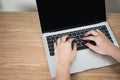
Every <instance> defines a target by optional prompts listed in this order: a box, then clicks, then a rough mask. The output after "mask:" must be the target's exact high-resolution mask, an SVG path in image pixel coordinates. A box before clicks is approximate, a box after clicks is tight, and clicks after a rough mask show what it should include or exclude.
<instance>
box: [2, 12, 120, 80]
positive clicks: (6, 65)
mask: <svg viewBox="0 0 120 80" xmlns="http://www.w3.org/2000/svg"><path fill="white" fill-rule="evenodd" d="M107 19H108V22H109V23H110V25H111V28H112V30H113V32H114V34H115V36H116V38H117V40H118V42H119V44H120V13H111V14H108V15H107ZM71 77H72V80H120V64H116V65H113V66H109V67H104V68H100V69H95V70H89V71H85V72H82V73H77V74H73V75H72V76H71ZM0 80H54V79H52V78H51V77H50V76H49V69H48V64H47V59H46V55H45V51H44V47H43V42H42V37H41V32H40V26H39V20H38V15H37V13H36V12H19V13H10V12H9V13H8V12H0Z"/></svg>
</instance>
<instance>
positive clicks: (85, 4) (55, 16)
mask: <svg viewBox="0 0 120 80" xmlns="http://www.w3.org/2000/svg"><path fill="white" fill-rule="evenodd" d="M37 6H38V12H39V17H40V21H41V28H42V32H50V31H55V30H62V29H68V28H73V27H75V26H78V25H79V26H80V25H85V24H90V23H91V24H92V23H96V22H101V21H105V20H106V15H105V0H37Z"/></svg>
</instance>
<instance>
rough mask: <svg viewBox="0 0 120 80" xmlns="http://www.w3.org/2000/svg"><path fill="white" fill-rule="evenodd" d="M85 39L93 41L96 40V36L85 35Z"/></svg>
mask: <svg viewBox="0 0 120 80" xmlns="http://www.w3.org/2000/svg"><path fill="white" fill-rule="evenodd" d="M83 40H91V41H95V42H96V37H95V36H88V37H84V38H83Z"/></svg>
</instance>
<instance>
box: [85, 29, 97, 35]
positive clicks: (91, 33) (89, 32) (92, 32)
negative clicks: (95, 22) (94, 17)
mask: <svg viewBox="0 0 120 80" xmlns="http://www.w3.org/2000/svg"><path fill="white" fill-rule="evenodd" d="M89 35H93V36H96V35H98V32H97V31H95V30H91V31H88V32H87V33H86V34H85V36H89Z"/></svg>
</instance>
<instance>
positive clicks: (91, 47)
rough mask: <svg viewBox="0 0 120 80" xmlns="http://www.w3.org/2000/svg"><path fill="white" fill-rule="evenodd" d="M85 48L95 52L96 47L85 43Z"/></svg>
mask: <svg viewBox="0 0 120 80" xmlns="http://www.w3.org/2000/svg"><path fill="white" fill-rule="evenodd" d="M85 45H86V46H87V47H89V48H90V49H92V50H93V51H97V47H96V46H94V45H92V44H90V43H86V44H85Z"/></svg>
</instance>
